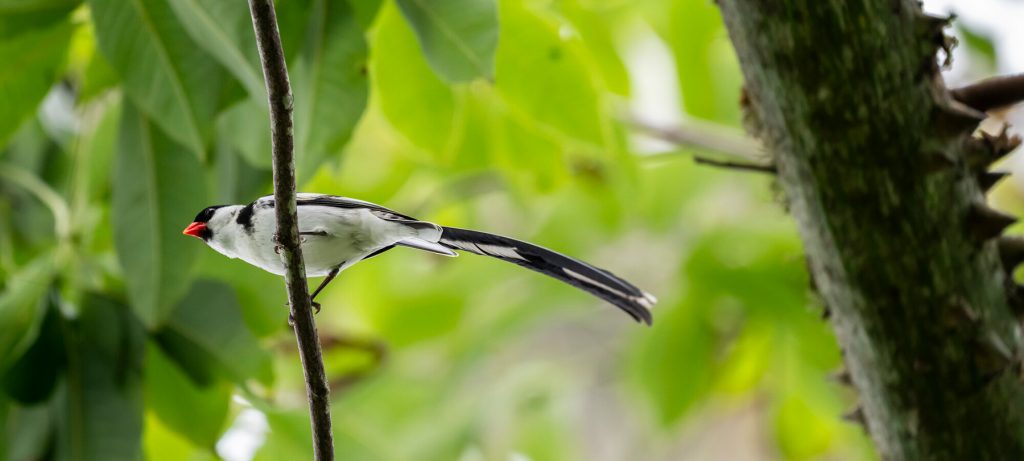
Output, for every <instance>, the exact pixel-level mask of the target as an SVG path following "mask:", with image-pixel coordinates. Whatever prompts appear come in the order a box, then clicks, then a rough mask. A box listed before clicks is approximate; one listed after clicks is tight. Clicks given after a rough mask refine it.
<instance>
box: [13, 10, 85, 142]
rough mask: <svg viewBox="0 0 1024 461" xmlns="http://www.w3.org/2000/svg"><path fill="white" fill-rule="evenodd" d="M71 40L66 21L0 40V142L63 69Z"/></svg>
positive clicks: (36, 102) (32, 108)
mask: <svg viewBox="0 0 1024 461" xmlns="http://www.w3.org/2000/svg"><path fill="white" fill-rule="evenodd" d="M70 40H71V25H70V24H69V23H68V22H66V21H62V22H58V23H56V24H55V25H52V26H50V27H47V28H41V29H33V30H31V31H28V32H26V33H23V34H20V35H18V36H15V37H12V38H2V39H0V62H3V63H4V65H3V66H2V67H0V101H3V103H2V104H0V145H4V144H6V142H7V139H8V138H9V137H10V136H11V134H13V133H14V131H15V130H17V129H18V127H19V126H21V124H22V123H23V122H24V121H25V120H26V119H27V118H29V117H30V116H31V115H32V114H34V113H35V110H36V107H38V106H39V103H40V102H41V101H42V100H43V97H44V96H46V93H47V92H48V91H49V90H50V87H51V86H52V85H53V83H54V81H55V80H56V79H57V76H58V75H59V74H60V72H61V71H62V70H63V66H64V58H65V56H66V55H67V49H68V43H69V41H70Z"/></svg>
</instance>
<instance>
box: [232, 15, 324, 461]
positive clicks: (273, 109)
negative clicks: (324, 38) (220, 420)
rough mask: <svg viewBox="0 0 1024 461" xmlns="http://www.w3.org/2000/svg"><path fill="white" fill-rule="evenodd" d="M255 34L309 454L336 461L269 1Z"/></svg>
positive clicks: (288, 105) (282, 69)
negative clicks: (310, 430)
mask: <svg viewBox="0 0 1024 461" xmlns="http://www.w3.org/2000/svg"><path fill="white" fill-rule="evenodd" d="M249 10H250V11H251V13H252V23H253V30H254V31H255V33H256V44H257V46H258V47H259V52H260V60H261V62H262V64H263V78H264V80H266V83H267V99H268V101H269V103H270V125H271V126H270V129H271V142H272V149H271V150H272V153H273V156H274V162H273V168H274V203H276V204H277V206H276V207H275V212H276V213H275V215H276V218H277V233H276V238H277V244H278V246H279V248H280V251H281V258H282V259H283V261H284V265H285V269H286V273H285V285H286V287H287V289H288V304H289V306H291V315H290V317H289V318H290V319H291V321H292V327H293V328H294V329H295V340H296V342H297V343H298V347H299V357H301V359H302V370H303V373H304V374H305V380H306V396H307V397H308V400H309V416H310V424H311V425H312V428H313V454H314V459H316V460H318V461H327V460H333V459H334V437H333V435H332V433H331V399H330V387H329V386H328V383H327V375H326V373H325V372H324V359H323V356H322V353H321V351H320V338H319V336H318V335H317V331H316V323H315V322H314V320H313V309H312V305H311V304H312V300H311V299H310V297H309V287H308V286H307V285H306V271H305V267H306V266H305V264H304V263H303V260H302V247H301V246H300V244H299V224H298V221H299V219H298V214H297V213H296V207H295V161H294V147H295V142H294V139H293V137H292V90H291V84H290V83H289V81H288V67H287V65H286V63H285V58H284V50H283V49H282V47H281V35H280V33H279V32H278V29H277V15H276V14H275V12H274V3H273V1H272V0H249Z"/></svg>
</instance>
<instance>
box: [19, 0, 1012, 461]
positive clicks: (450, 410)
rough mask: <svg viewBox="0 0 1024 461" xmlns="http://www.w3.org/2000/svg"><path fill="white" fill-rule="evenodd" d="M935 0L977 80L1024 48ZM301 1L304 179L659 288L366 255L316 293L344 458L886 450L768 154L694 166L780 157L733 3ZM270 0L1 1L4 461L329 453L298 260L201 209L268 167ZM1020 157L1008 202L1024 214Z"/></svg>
mask: <svg viewBox="0 0 1024 461" xmlns="http://www.w3.org/2000/svg"><path fill="white" fill-rule="evenodd" d="M925 8H926V9H927V10H929V11H931V12H933V13H937V14H938V13H941V14H946V13H950V12H955V13H957V14H958V15H959V17H960V19H959V20H958V21H956V22H955V27H954V28H953V29H952V31H951V33H953V34H955V35H956V36H957V37H958V38H959V39H960V46H959V47H958V48H956V50H955V53H954V60H953V65H952V67H951V68H950V69H949V70H947V79H948V82H949V84H950V86H956V85H959V84H964V83H967V82H970V81H973V80H975V79H978V78H981V77H985V76H989V75H994V74H999V73H1008V72H1020V71H1024V54H1022V52H1021V50H1019V49H1014V48H1012V45H1011V44H1014V43H1016V44H1019V43H1021V41H1022V40H1024V36H1022V35H1021V34H1024V30H1022V29H1021V28H1020V27H1019V25H1020V24H1021V22H1022V21H1024V3H1021V2H1017V1H1011V0H983V1H982V0H975V1H971V2H967V1H956V2H955V1H952V0H949V1H940V0H932V1H926V2H925ZM278 15H279V19H280V28H281V32H282V36H283V42H284V47H285V50H286V52H287V53H288V60H289V68H290V71H291V80H292V85H293V88H294V93H295V120H296V130H295V134H296V146H297V164H298V176H299V181H300V190H302V191H309V192H314V191H315V192H321V193H329V194H337V195H344V196H351V197H356V198H361V199H364V200H369V201H373V202H376V203H380V204H383V205H385V206H387V207H389V208H393V209H395V210H397V211H399V212H402V213H406V214H410V215H413V216H417V217H419V218H421V219H424V220H430V221H435V222H438V223H441V224H444V225H452V226H460V227H470V228H477V229H481V230H485V231H490V232H495V233H501V234H506V235H510V236H515V237H517V238H521V239H524V240H529V241H532V242H536V243H538V244H540V245H544V246H547V247H551V248H554V249H558V250H560V251H563V252H565V253H568V254H570V255H574V256H577V257H580V258H582V259H585V260H587V261H590V262H593V263H594V264H596V265H598V266H601V267H605V268H608V269H610V270H612V271H614V272H615V273H617V274H619V275H621V276H623V277H625V278H627V279H629V280H631V281H633V282H635V283H636V284H638V285H639V286H641V287H643V288H645V289H647V290H648V291H651V292H652V293H654V294H656V295H657V296H658V297H659V299H660V302H659V304H658V305H657V306H656V310H655V322H654V326H653V327H650V328H648V327H644V326H641V325H637V324H634V323H633V322H631V321H630V320H629V318H628V317H627V316H625V315H624V314H622V313H621V312H619V311H617V310H616V309H615V308H614V307H612V306H610V305H607V304H604V303H602V302H600V301H598V300H596V299H595V298H592V297H590V296H588V295H586V294H584V293H582V292H579V291H577V290H575V289H572V288H571V287H568V286H565V285H563V284H560V283H558V282H556V281H553V280H549V279H547V278H544V277H542V276H540V275H537V274H534V273H531V272H528V271H523V270H521V269H520V268H518V267H515V266H513V265H509V264H503V263H501V262H498V261H495V260H492V259H489V258H482V257H476V256H474V255H464V256H462V257H460V258H457V259H446V258H441V257H435V256H433V255H427V254H422V253H420V252H414V251H408V250H401V249H400V250H396V251H392V252H389V253H387V254H386V255H383V256H381V257H378V258H374V259H373V260H372V261H368V262H365V263H363V264H360V265H357V266H355V267H353V268H352V269H349V270H347V271H346V272H344V273H343V274H342V275H341V276H340V278H339V279H338V280H337V281H335V282H334V283H333V284H332V285H331V287H330V288H329V289H328V290H327V291H326V292H325V293H324V294H322V295H321V298H320V301H321V302H322V304H323V311H322V312H321V313H320V314H319V315H318V316H317V320H318V324H319V328H320V334H321V336H322V338H321V339H322V342H323V345H324V354H325V361H326V364H327V369H328V374H329V378H330V380H331V383H332V398H333V407H332V410H333V414H334V430H335V437H336V439H335V446H336V451H337V454H338V459H345V460H459V461H478V460H479V461H483V460H508V461H527V460H534V461H541V460H594V461H620V460H719V459H734V460H775V459H785V460H810V459H823V460H870V459H874V454H873V453H872V449H871V446H870V442H869V441H868V440H867V439H866V437H865V436H864V434H863V432H862V431H861V429H860V427H859V426H857V425H854V424H850V423H847V422H844V421H843V420H842V419H841V418H840V415H842V414H843V413H844V412H847V411H849V410H850V409H852V408H854V407H855V405H856V395H855V394H854V393H853V392H852V391H850V390H848V389H847V388H844V387H843V386H842V385H841V384H839V383H837V382H836V380H834V379H830V378H829V375H830V374H832V373H834V372H836V371H837V370H838V369H840V361H841V359H840V354H839V351H838V348H837V346H836V344H835V341H834V339H833V337H832V334H831V331H830V329H829V326H828V324H827V322H826V321H824V320H823V318H822V317H823V312H822V307H821V305H820V303H819V302H818V301H817V300H816V299H815V298H814V297H813V295H812V294H811V292H810V290H809V286H808V285H809V282H808V278H807V275H806V273H805V268H804V256H803V254H802V251H801V248H800V242H799V239H798V236H797V234H796V229H795V226H794V224H793V222H792V221H791V219H790V218H789V217H788V216H787V215H786V214H785V211H784V207H783V205H782V204H781V200H779V198H778V192H777V191H776V190H775V189H774V188H773V186H772V183H771V180H770V179H769V177H768V176H767V175H763V174H760V173H750V172H738V171H734V170H727V169H720V168H715V167H710V166H706V165H699V164H695V162H694V158H695V156H700V157H706V158H713V159H719V160H737V159H745V160H748V161H749V160H751V157H753V160H755V161H756V160H759V158H758V156H759V155H760V154H759V152H758V149H757V145H756V143H754V142H753V141H751V140H749V139H747V138H746V137H745V135H744V134H743V131H742V129H741V128H740V127H741V113H740V110H739V105H738V101H739V95H740V87H741V80H742V78H741V75H740V72H739V68H738V65H737V62H736V59H735V56H734V55H733V51H732V48H731V45H730V43H729V41H728V37H727V34H726V32H725V30H724V29H723V26H722V23H721V18H720V17H719V13H718V10H717V9H716V8H715V7H714V5H713V2H710V1H708V0H642V1H636V0H605V1H601V0H524V1H513V0H501V1H498V2H491V1H487V0H475V1H462V0H450V1H445V2H429V3H428V2H424V1H421V0H383V1H380V0H378V1H362V0H359V1H356V0H353V1H351V2H345V1H342V0H298V1H288V2H279V4H278ZM249 21H250V20H249V16H248V10H247V8H246V5H245V2H242V1H234V2H224V1H221V0H133V1H131V2H122V1H118V0H89V1H85V2H83V1H81V0H0V37H2V38H0V62H3V63H4V64H3V67H2V68H0V101H2V102H0V287H2V289H3V292H2V294H0V459H6V460H11V461H21V460H36V459H70V458H73V459H79V460H92V459H97V460H120V459H139V458H146V459H160V460H164V459H166V460H212V459H225V460H228V461H247V460H253V459H256V460H279V459H309V458H311V456H312V450H311V448H310V430H309V422H308V417H307V407H306V403H305V393H304V386H303V382H302V371H301V368H300V364H299V358H298V355H297V352H296V347H295V341H294V338H293V335H292V332H291V330H290V328H288V326H287V323H286V318H287V310H286V307H285V305H284V304H285V301H286V298H285V294H284V290H283V281H282V280H281V279H280V278H278V277H275V276H273V275H270V274H267V273H264V272H261V271H260V270H259V269H256V268H254V267H251V266H248V265H247V264H245V263H243V262H240V261H237V260H229V259H227V258H224V257H223V256H221V255H219V254H217V253H215V252H214V251H212V250H210V249H208V248H206V247H205V245H203V244H202V242H199V241H197V240H195V239H191V238H188V237H185V236H182V235H181V229H183V228H184V227H185V226H186V225H187V224H188V223H189V222H191V219H192V217H193V216H194V215H195V213H197V212H198V211H199V210H200V209H202V208H203V207H205V206H207V205H211V204H227V203H248V202H250V201H252V200H253V199H255V198H256V197H259V196H261V195H264V194H268V193H270V192H271V186H270V171H269V167H270V152H269V134H268V129H267V128H268V121H267V116H266V110H267V109H266V102H265V100H264V93H263V91H264V90H263V82H262V74H261V71H260V67H259V63H258V57H257V55H256V49H255V44H254V41H253V38H252V30H251V25H250V22H249ZM809 59H813V57H809ZM1001 115H1002V116H1003V117H1004V118H1005V119H1009V120H1011V121H1012V120H1014V118H1015V117H1016V118H1017V122H1018V124H1019V123H1021V122H1024V120H1021V119H1020V116H1019V115H1016V114H1014V113H1012V112H1007V113H1005V114H1001ZM996 128H998V126H996ZM760 160H763V159H760ZM1016 165H1017V163H1016V162H1014V159H1009V160H1008V161H1006V162H1005V164H1004V165H1003V166H1004V168H1007V169H1010V170H1015V169H1017V166H1016ZM1021 167H1022V168H1024V164H1022V166H1021ZM1017 181H1019V180H1018V179H1017V177H1014V178H1012V179H1011V180H1009V181H1004V184H1002V185H1000V186H999V187H997V188H996V189H995V191H994V192H993V198H994V199H995V200H996V201H997V202H998V204H999V205H1000V206H1002V207H1003V208H1006V209H1010V210H1014V211H1016V212H1018V213H1024V201H1022V200H1021V198H1022V197H1024V195H1022V194H1024V192H1022V191H1024V182H1021V183H1020V184H1019V185H1018V182H1017ZM315 282H316V281H314V283H315Z"/></svg>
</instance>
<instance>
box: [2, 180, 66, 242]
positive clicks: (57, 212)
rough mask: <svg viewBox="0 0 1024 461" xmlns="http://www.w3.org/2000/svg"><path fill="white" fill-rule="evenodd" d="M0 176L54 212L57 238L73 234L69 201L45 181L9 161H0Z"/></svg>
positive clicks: (63, 239) (61, 238)
mask: <svg viewBox="0 0 1024 461" xmlns="http://www.w3.org/2000/svg"><path fill="white" fill-rule="evenodd" d="M0 178H4V179H6V180H8V181H10V182H12V183H14V184H17V185H18V186H21V188H22V189H25V190H26V191H27V192H28V193H30V194H32V195H34V196H35V197H36V198H37V199H39V201H40V202H43V204H44V205H46V206H47V208H49V209H50V212H51V213H53V227H54V233H55V234H56V235H57V240H59V241H62V242H63V241H65V240H67V238H68V237H69V236H70V235H71V212H70V211H69V209H68V204H67V202H65V201H64V198H63V197H61V196H60V194H58V193H57V192H56V191H54V190H53V189H51V188H50V186H49V185H47V184H46V183H45V182H43V181H41V180H39V178H37V177H35V175H33V174H32V173H30V172H28V171H25V170H23V169H21V168H18V167H16V166H14V165H11V164H8V163H0Z"/></svg>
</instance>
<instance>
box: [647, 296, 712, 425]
mask: <svg viewBox="0 0 1024 461" xmlns="http://www.w3.org/2000/svg"><path fill="white" fill-rule="evenodd" d="M699 306H700V304H699V303H686V304H683V305H680V306H676V307H674V308H673V310H672V311H669V312H665V311H664V310H662V311H660V312H664V314H663V315H661V316H659V317H658V325H659V328H658V329H656V330H654V331H651V332H650V334H649V335H645V336H644V337H643V339H642V341H641V343H642V345H641V347H640V348H639V349H638V353H637V355H636V357H635V364H634V366H635V367H636V368H635V370H636V373H637V375H636V376H637V378H638V379H639V383H640V385H641V386H642V388H643V390H644V391H645V392H644V394H645V396H646V397H647V398H649V399H650V400H651V403H653V404H654V411H655V413H656V415H657V417H658V421H659V422H660V423H661V424H662V425H665V426H671V425H673V424H675V423H677V422H678V421H679V420H680V419H681V418H682V417H683V416H684V415H685V414H686V412H687V411H688V410H690V409H691V407H693V406H694V405H695V404H697V403H698V402H700V401H701V399H702V398H703V397H704V396H705V395H707V393H708V391H709V390H710V389H711V382H712V377H713V374H712V373H713V369H714V367H713V365H714V357H715V344H716V342H717V340H716V337H715V335H714V332H713V331H712V330H711V328H710V327H709V326H708V325H706V324H704V323H703V322H702V321H701V319H700V316H699V314H698V313H696V312H694V309H697V308H698V307H699Z"/></svg>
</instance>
